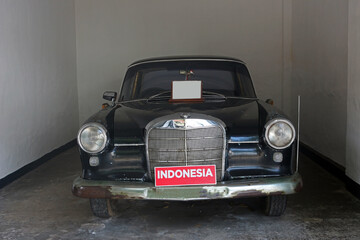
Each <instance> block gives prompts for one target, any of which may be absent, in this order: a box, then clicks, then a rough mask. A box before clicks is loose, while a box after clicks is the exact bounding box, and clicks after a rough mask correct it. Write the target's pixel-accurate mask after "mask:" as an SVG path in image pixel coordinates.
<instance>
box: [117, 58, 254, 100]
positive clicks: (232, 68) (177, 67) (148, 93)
mask: <svg viewBox="0 0 360 240" xmlns="http://www.w3.org/2000/svg"><path fill="white" fill-rule="evenodd" d="M176 80H200V81H202V90H203V92H205V91H206V92H213V93H218V94H221V95H223V96H225V97H245V98H256V95H255V91H254V88H253V85H252V81H251V78H250V75H249V72H248V70H247V68H246V67H245V65H243V64H241V63H237V62H225V61H173V62H153V63H144V64H139V65H137V66H134V67H131V68H129V69H128V72H127V73H126V76H125V80H124V83H123V87H122V90H121V94H120V98H119V101H128V100H136V99H148V98H150V97H152V96H154V95H157V94H161V93H165V92H171V85H172V84H171V83H172V81H176Z"/></svg>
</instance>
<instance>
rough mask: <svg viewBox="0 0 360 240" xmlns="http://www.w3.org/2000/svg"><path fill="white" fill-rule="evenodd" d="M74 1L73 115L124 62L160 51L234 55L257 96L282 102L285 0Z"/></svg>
mask: <svg viewBox="0 0 360 240" xmlns="http://www.w3.org/2000/svg"><path fill="white" fill-rule="evenodd" d="M283 4H284V6H283ZM75 6H76V14H75V15H76V34H77V35H76V40H77V44H76V46H77V80H78V85H79V109H80V122H83V121H84V120H85V119H86V118H88V117H89V116H90V115H91V114H93V113H95V112H96V111H97V110H98V109H99V108H100V106H101V103H102V102H104V100H102V92H103V91H105V90H118V89H119V88H120V85H121V83H122V80H123V77H124V73H125V71H126V67H127V66H128V65H129V64H130V63H131V62H133V61H135V60H138V59H142V58H148V57H156V56H163V55H165V56H166V55H186V54H189V55H194V54H195V55H196V54H200V55H201V54H205V55H225V56H231V57H237V58H240V59H242V60H244V61H245V62H247V63H248V67H249V68H250V72H251V74H252V77H253V79H254V83H255V87H256V90H257V93H258V95H259V97H261V98H264V99H265V98H273V99H274V100H275V103H276V104H277V105H278V106H280V107H282V105H283V101H282V95H283V85H284V84H285V81H290V77H291V76H289V71H290V70H289V66H288V65H287V66H286V68H284V64H283V62H284V58H289V56H290V49H289V47H290V46H289V45H290V44H289V38H290V37H291V35H290V34H285V35H284V34H283V32H284V31H287V32H288V31H289V29H290V28H291V26H289V25H286V24H287V23H288V21H290V20H291V15H289V14H283V9H287V10H289V1H287V0H272V1H268V0H257V1H252V0H242V1H235V0H222V1H218V0H183V1H178V0H156V1H147V0H137V1H132V0H124V1H116V0H102V1H97V0H75ZM290 10H291V7H290ZM283 19H285V21H286V22H285V23H284V22H283ZM284 46H286V47H287V48H286V49H285V50H284V49H283V47H284ZM287 93H288V92H287Z"/></svg>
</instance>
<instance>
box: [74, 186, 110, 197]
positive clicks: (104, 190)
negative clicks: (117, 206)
mask: <svg viewBox="0 0 360 240" xmlns="http://www.w3.org/2000/svg"><path fill="white" fill-rule="evenodd" d="M109 190H110V187H97V186H73V187H72V193H73V194H74V195H75V196H78V197H82V198H112V194H111V192H110V191H109Z"/></svg>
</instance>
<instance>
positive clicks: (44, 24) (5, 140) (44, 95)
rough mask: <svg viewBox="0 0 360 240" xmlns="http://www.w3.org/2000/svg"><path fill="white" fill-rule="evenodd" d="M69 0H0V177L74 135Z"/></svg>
mask: <svg viewBox="0 0 360 240" xmlns="http://www.w3.org/2000/svg"><path fill="white" fill-rule="evenodd" d="M74 13H75V10H74V2H73V1H72V0H62V1H58V0H46V1H42V0H1V1H0V113H1V115H0V126H1V127H0V153H1V154H0V179H1V178H3V177H5V176H6V175H7V174H10V173H12V172H14V171H16V170H17V169H19V168H21V167H22V166H24V165H26V164H28V163H30V162H32V161H34V160H36V159H38V158H40V157H41V156H43V155H44V154H46V153H48V152H50V151H51V150H53V149H55V148H58V147H60V146H61V145H63V144H65V143H66V142H69V141H70V140H72V139H74V138H75V136H76V132H77V128H78V105H77V84H76V50H75V47H76V44H75V16H74Z"/></svg>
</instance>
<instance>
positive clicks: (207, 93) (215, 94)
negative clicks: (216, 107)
mask: <svg viewBox="0 0 360 240" xmlns="http://www.w3.org/2000/svg"><path fill="white" fill-rule="evenodd" d="M203 97H206V98H209V97H210V98H212V97H216V98H221V99H227V97H225V95H223V94H221V93H216V92H210V91H203Z"/></svg>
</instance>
